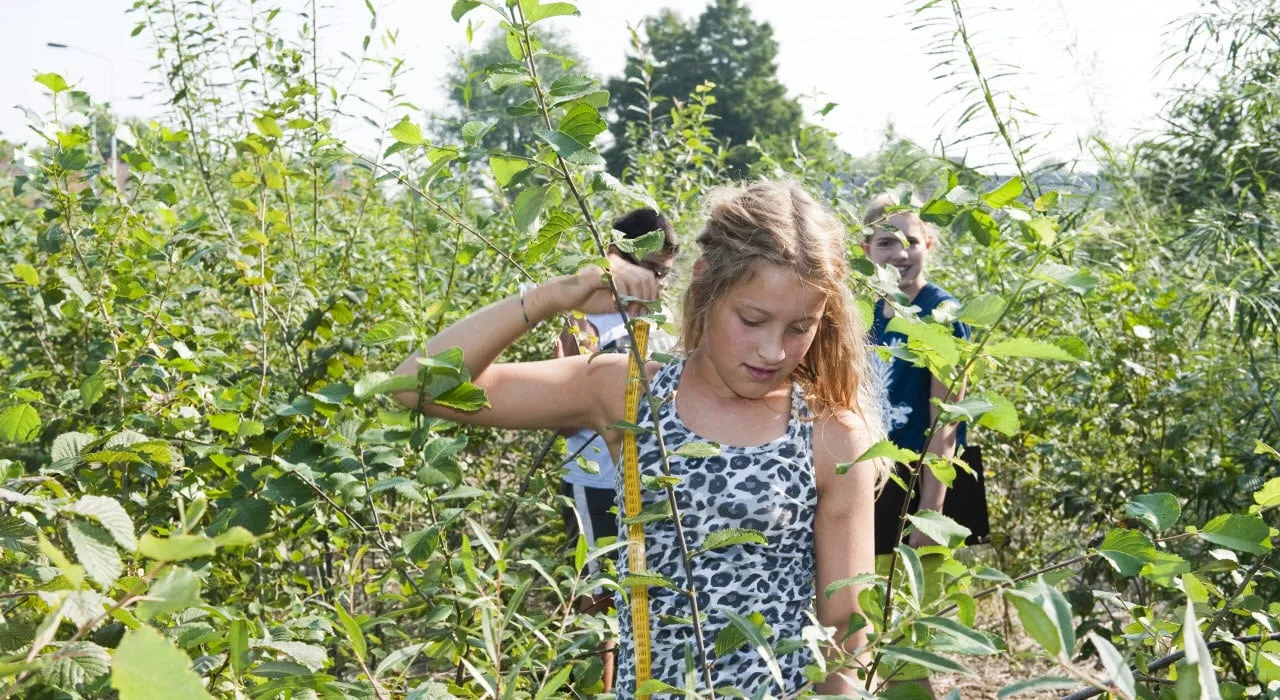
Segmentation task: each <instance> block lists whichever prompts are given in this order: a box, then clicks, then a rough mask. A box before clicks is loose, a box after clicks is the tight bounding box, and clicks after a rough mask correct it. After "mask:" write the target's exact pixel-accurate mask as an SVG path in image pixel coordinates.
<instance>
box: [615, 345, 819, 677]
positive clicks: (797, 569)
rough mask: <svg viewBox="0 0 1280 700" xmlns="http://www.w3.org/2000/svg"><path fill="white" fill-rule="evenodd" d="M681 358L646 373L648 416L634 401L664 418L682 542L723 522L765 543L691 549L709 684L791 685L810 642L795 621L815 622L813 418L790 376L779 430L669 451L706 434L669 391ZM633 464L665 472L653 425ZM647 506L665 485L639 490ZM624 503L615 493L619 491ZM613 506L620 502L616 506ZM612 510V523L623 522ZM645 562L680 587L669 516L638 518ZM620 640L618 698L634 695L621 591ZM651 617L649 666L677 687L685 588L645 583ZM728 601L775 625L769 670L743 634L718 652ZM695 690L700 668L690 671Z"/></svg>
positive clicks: (688, 654) (687, 630) (698, 538)
mask: <svg viewBox="0 0 1280 700" xmlns="http://www.w3.org/2000/svg"><path fill="white" fill-rule="evenodd" d="M684 366H685V363H684V361H676V362H672V363H669V364H667V365H665V366H663V367H662V369H661V370H659V371H658V373H657V375H656V376H655V377H654V378H653V381H652V383H651V387H650V388H651V391H652V392H653V393H654V396H656V397H657V398H659V399H660V400H662V401H663V403H662V405H661V407H660V408H659V411H658V415H657V416H656V417H654V416H652V415H651V414H650V411H649V407H648V405H647V403H646V402H644V401H641V406H640V411H639V414H638V420H637V423H638V424H639V425H640V426H642V427H645V428H650V429H652V428H653V426H654V425H655V424H660V425H661V426H662V432H663V438H664V441H665V443H666V446H667V450H668V454H669V455H670V457H669V462H670V465H671V473H672V475H674V476H677V477H680V479H681V481H680V483H679V484H678V485H677V486H676V487H675V494H676V503H677V505H678V506H679V510H680V513H681V517H682V524H683V526H684V532H685V538H686V540H687V542H688V547H689V550H690V551H696V550H698V549H699V548H700V547H701V546H702V545H703V543H704V542H705V541H706V539H707V537H708V536H709V535H710V534H711V533H713V532H716V531H719V530H724V529H728V528H746V529H751V530H756V531H759V532H761V533H763V534H764V536H765V538H767V540H768V544H757V543H745V544H736V545H730V546H728V547H725V548H722V549H715V550H711V551H708V552H705V553H703V554H699V555H695V556H694V558H693V584H694V588H695V589H696V590H697V595H698V607H699V610H700V612H701V615H702V629H703V639H704V640H705V642H706V647H707V656H708V662H709V663H710V665H711V668H712V673H711V676H712V680H713V681H714V683H715V686H716V687H717V688H723V687H725V686H734V687H736V688H738V689H739V690H742V691H743V692H745V693H746V694H747V696H748V697H751V696H753V695H755V693H756V692H757V691H760V690H764V691H766V692H768V693H770V694H773V695H778V696H781V695H786V694H790V693H793V692H795V691H796V690H798V689H799V688H800V687H801V686H803V685H804V684H805V678H804V675H803V673H802V671H803V669H804V667H805V666H806V665H807V664H809V663H812V661H813V655H812V653H811V652H810V650H809V648H808V647H807V646H806V645H804V644H802V643H800V639H801V631H802V629H803V628H804V627H805V626H807V625H809V624H813V614H812V610H813V596H814V573H815V568H814V518H815V514H816V509H817V502H818V495H817V485H816V483H815V480H814V468H813V422H812V420H810V419H809V408H808V405H807V404H806V402H805V399H804V394H803V392H802V390H801V389H800V387H799V386H798V385H795V384H793V385H792V391H791V417H790V420H789V421H788V423H787V430H786V433H785V434H783V435H782V436H781V437H779V438H778V439H776V440H773V441H772V442H768V443H766V444H763V445H757V446H752V447H734V446H729V445H724V446H721V449H720V454H719V455H717V456H714V457H706V458H702V457H683V456H680V455H676V454H673V452H674V451H675V450H676V449H677V448H679V447H680V446H681V445H686V444H689V443H693V442H709V441H707V440H705V439H703V438H701V437H699V436H698V435H696V434H694V432H693V431H692V430H690V429H689V427H688V426H686V425H685V424H684V422H683V421H681V420H680V416H679V415H678V414H677V412H676V408H675V401H674V398H673V396H674V393H675V390H676V388H677V386H679V383H680V376H681V374H682V373H683V370H684ZM637 444H638V447H639V453H640V473H641V476H642V478H643V477H644V476H650V477H656V476H661V475H662V464H661V458H660V455H659V451H658V445H657V436H656V434H655V433H653V432H642V433H640V434H639V435H638V436H637ZM616 483H617V489H618V493H619V494H622V492H623V487H622V470H618V476H617V482H616ZM642 493H643V500H644V504H645V505H646V506H650V505H652V504H654V503H657V502H659V501H664V500H666V498H667V495H666V491H665V490H653V489H646V490H644V491H642ZM619 503H620V504H621V496H619ZM619 510H620V512H621V508H620V509H619ZM621 520H622V516H621V515H619V532H620V533H621V534H620V537H621V538H625V537H626V527H625V526H624V525H623V524H622V522H621ZM645 545H646V548H647V562H648V566H649V570H650V571H651V572H654V573H657V574H660V575H662V576H665V577H667V578H668V579H670V580H671V581H674V582H675V583H676V585H677V586H679V587H680V588H681V589H685V588H686V587H687V582H686V576H685V570H684V566H683V563H682V561H681V556H680V546H679V543H678V541H677V539H676V530H675V523H674V521H673V520H672V519H671V518H667V519H664V520H659V521H656V522H650V523H646V524H645ZM618 571H619V574H620V575H621V576H625V575H626V574H627V551H626V548H621V549H620V550H619V559H618ZM616 602H617V609H618V622H619V627H620V630H621V643H620V645H619V649H618V654H619V656H618V677H617V683H616V684H615V687H614V692H615V693H616V695H617V697H618V698H619V700H631V699H632V698H634V697H635V695H634V693H635V659H634V658H633V655H632V653H631V651H632V643H631V640H632V634H631V614H630V609H629V608H628V607H627V599H626V597H624V596H618V599H617V601H616ZM649 608H650V624H651V627H652V631H651V637H652V640H653V642H652V649H653V653H652V657H653V663H652V677H653V678H655V679H658V680H661V681H664V682H666V683H668V684H670V685H672V686H675V687H677V688H683V687H685V686H686V685H687V683H686V682H685V678H686V677H687V670H686V669H687V666H688V665H690V663H689V662H692V660H693V659H696V658H697V648H696V643H695V641H694V631H693V625H692V624H691V620H690V617H691V615H692V607H691V605H690V604H689V598H688V596H687V595H686V593H685V592H684V590H679V591H677V590H672V589H669V588H660V587H652V588H650V589H649ZM725 610H731V611H733V612H735V613H737V614H739V615H742V616H744V617H745V616H749V615H751V614H752V613H757V612H758V613H760V614H761V615H762V616H763V617H764V622H765V623H766V624H767V625H768V626H769V628H771V629H772V633H773V634H772V637H771V638H770V640H769V641H770V643H771V645H772V646H773V647H775V648H778V647H779V644H780V643H781V646H782V651H783V652H784V653H782V654H780V655H779V656H778V657H777V664H778V670H779V671H780V672H781V673H780V675H781V679H780V680H781V687H779V682H778V680H779V679H778V678H777V676H776V675H775V674H774V672H773V670H772V669H770V667H769V664H768V663H767V662H766V660H765V659H764V657H762V656H761V655H760V654H759V653H758V652H757V651H756V650H755V649H753V648H752V646H751V645H750V644H743V645H741V646H739V647H738V648H736V649H731V650H728V649H726V650H723V651H724V652H725V653H723V654H721V655H717V654H716V653H715V646H716V639H717V638H718V636H719V634H720V632H721V631H723V630H724V629H725V628H726V627H729V626H730V621H729V617H728V616H727V615H725V613H724V611H725ZM693 677H694V678H695V679H696V681H695V682H697V683H698V686H699V689H700V690H704V691H705V690H706V689H705V688H702V687H701V686H702V685H704V684H705V681H704V680H703V674H702V673H701V672H697V671H695V672H694V673H693Z"/></svg>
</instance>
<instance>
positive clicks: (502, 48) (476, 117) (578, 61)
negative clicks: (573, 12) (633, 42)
mask: <svg viewBox="0 0 1280 700" xmlns="http://www.w3.org/2000/svg"><path fill="white" fill-rule="evenodd" d="M540 29H541V28H540ZM539 39H540V41H539V40H535V42H536V43H537V44H538V45H540V46H541V48H542V50H543V51H546V52H547V53H546V54H543V55H539V56H538V58H537V65H538V77H539V78H540V79H541V80H542V82H543V83H545V84H546V85H550V84H551V83H553V82H555V80H556V78H559V77H561V76H563V75H565V74H566V73H568V72H569V69H568V68H566V66H573V67H574V68H573V72H575V73H590V71H589V70H588V69H587V66H586V64H585V63H584V62H583V60H582V58H581V57H580V56H579V55H578V52H577V51H576V50H575V49H574V48H573V46H572V45H570V43H569V40H568V39H567V38H566V37H565V36H564V35H563V34H561V33H558V32H555V31H553V30H550V29H541V36H540V37H539ZM515 60H516V59H515V58H513V57H512V54H511V49H510V48H509V47H508V39H507V32H505V31H496V32H494V33H493V34H491V35H490V36H489V37H488V38H487V39H486V40H485V41H484V43H483V44H482V45H481V46H480V47H479V48H478V49H476V50H473V51H470V52H468V53H463V54H460V55H459V57H458V61H457V63H456V64H455V65H454V66H453V68H452V69H451V70H450V71H449V73H448V74H447V75H446V76H445V88H446V89H447V90H448V92H449V103H450V108H449V110H448V111H447V112H446V113H445V114H443V115H440V117H439V118H438V119H437V121H436V123H435V125H434V126H433V127H432V131H434V132H435V134H436V135H437V136H438V137H442V138H444V139H446V140H449V141H453V142H457V141H461V140H462V134H461V132H462V126H463V124H465V123H467V122H469V121H485V122H491V123H492V124H493V126H492V128H490V129H489V130H488V131H486V132H485V133H484V136H482V137H481V139H480V145H481V146H482V147H484V148H489V149H497V150H502V151H507V152H511V153H522V152H523V151H524V144H526V143H529V142H532V140H533V139H534V138H536V137H535V136H534V130H535V129H541V128H543V124H542V119H541V117H538V116H537V115H536V114H535V113H532V112H529V113H526V114H524V115H522V116H513V115H512V114H510V110H513V109H515V110H516V111H519V110H518V109H517V108H518V107H519V106H520V105H523V104H525V103H526V102H528V101H529V100H532V99H533V91H532V90H531V89H530V88H529V87H527V86H524V85H513V86H510V87H508V88H506V89H504V90H503V91H501V92H494V91H493V90H492V89H491V88H490V87H489V86H488V85H486V84H485V72H484V68H485V67H486V66H492V65H495V64H500V63H509V62H512V61H515Z"/></svg>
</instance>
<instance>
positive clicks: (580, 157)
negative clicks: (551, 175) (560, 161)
mask: <svg viewBox="0 0 1280 700" xmlns="http://www.w3.org/2000/svg"><path fill="white" fill-rule="evenodd" d="M536 133H537V134H538V136H539V137H540V138H542V140H543V141H546V142H547V143H549V144H551V147H552V148H553V149H555V151H556V153H558V154H559V155H560V157H561V158H564V159H565V160H566V161H568V162H570V163H573V164H574V165H581V166H583V167H587V168H602V167H604V158H602V157H601V156H600V154H599V153H596V152H595V150H593V149H592V148H591V146H590V145H588V144H585V143H583V142H581V141H579V140H577V139H575V138H574V137H572V136H570V135H568V134H566V133H564V132H563V131H548V130H546V129H538V130H537V132H536Z"/></svg>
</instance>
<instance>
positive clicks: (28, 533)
mask: <svg viewBox="0 0 1280 700" xmlns="http://www.w3.org/2000/svg"><path fill="white" fill-rule="evenodd" d="M36 532H37V530H36V528H35V526H33V525H31V524H30V523H28V522H27V521H26V520H23V519H22V518H20V517H18V516H16V515H0V551H4V550H6V549H7V550H11V551H20V552H33V551H35V546H34V543H35V536H36ZM0 624H3V623H0ZM5 651H9V649H8V648H6V647H5V646H4V642H3V640H2V639H0V652H5Z"/></svg>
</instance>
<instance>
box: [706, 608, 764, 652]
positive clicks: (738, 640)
mask: <svg viewBox="0 0 1280 700" xmlns="http://www.w3.org/2000/svg"><path fill="white" fill-rule="evenodd" d="M747 620H748V621H750V622H751V624H752V625H755V627H756V628H757V629H763V628H765V627H766V623H765V620H764V615H761V614H760V613H758V612H753V613H751V614H749V615H747ZM747 641H748V640H747V635H746V634H743V632H742V630H740V629H738V626H737V625H725V627H724V628H723V629H721V630H720V634H717V635H716V657H721V656H725V655H727V654H730V653H732V652H735V651H737V650H738V649H741V648H742V645H744V644H746V643H747Z"/></svg>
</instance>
